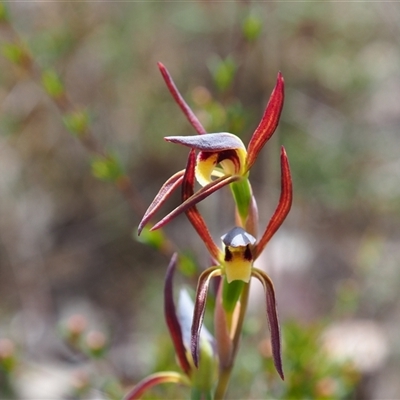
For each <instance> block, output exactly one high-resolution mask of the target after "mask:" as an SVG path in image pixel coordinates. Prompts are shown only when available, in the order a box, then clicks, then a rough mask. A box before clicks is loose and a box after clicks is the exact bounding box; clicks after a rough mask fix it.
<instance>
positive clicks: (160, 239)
mask: <svg viewBox="0 0 400 400" xmlns="http://www.w3.org/2000/svg"><path fill="white" fill-rule="evenodd" d="M150 229H151V226H146V227H144V228H143V230H142V232H141V234H140V236H138V235H137V232H136V230H135V231H134V233H133V238H134V239H135V240H137V241H138V242H140V243H143V244H147V245H148V246H150V247H153V248H154V249H156V250H160V249H162V247H163V246H164V243H165V236H164V233H163V231H162V230H161V229H158V230H156V231H151V230H150Z"/></svg>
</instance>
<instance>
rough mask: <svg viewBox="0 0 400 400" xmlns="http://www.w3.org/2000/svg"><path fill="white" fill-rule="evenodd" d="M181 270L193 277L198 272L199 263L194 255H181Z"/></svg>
mask: <svg viewBox="0 0 400 400" xmlns="http://www.w3.org/2000/svg"><path fill="white" fill-rule="evenodd" d="M157 232H159V231H157ZM179 271H180V272H181V273H182V274H183V275H185V276H187V277H193V276H194V275H195V274H196V272H197V265H196V262H195V261H194V258H193V256H191V255H184V254H182V255H180V256H179Z"/></svg>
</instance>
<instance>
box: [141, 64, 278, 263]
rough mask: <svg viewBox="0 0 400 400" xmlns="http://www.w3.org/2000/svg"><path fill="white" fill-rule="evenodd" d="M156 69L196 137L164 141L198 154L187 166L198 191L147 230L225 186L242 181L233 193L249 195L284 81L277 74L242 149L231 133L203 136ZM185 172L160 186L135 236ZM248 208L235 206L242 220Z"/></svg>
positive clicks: (273, 125)
mask: <svg viewBox="0 0 400 400" xmlns="http://www.w3.org/2000/svg"><path fill="white" fill-rule="evenodd" d="M159 68H160V70H161V73H162V75H163V77H164V80H165V81H166V83H167V86H168V88H169V90H170V92H171V93H172V95H173V97H174V98H175V100H176V101H177V103H178V105H179V106H180V107H181V109H182V110H183V112H184V114H185V115H186V117H187V118H188V120H189V122H190V123H191V124H192V126H193V127H194V128H195V129H196V131H197V133H198V134H199V135H197V136H168V137H166V138H165V140H167V141H168V142H172V143H178V144H182V145H184V146H187V147H189V148H191V149H193V150H196V151H198V155H197V158H196V163H195V165H191V168H193V170H194V174H195V177H196V179H197V181H198V182H199V184H200V185H201V186H202V188H201V189H200V190H198V191H197V192H196V193H193V194H192V195H191V196H190V197H188V198H186V199H185V201H184V202H183V203H182V204H180V205H179V206H178V207H177V208H175V209H174V210H173V211H172V212H170V213H169V214H168V215H167V216H166V217H164V218H163V219H162V220H161V221H159V222H158V223H157V224H155V225H154V226H153V227H152V228H151V230H155V229H158V228H161V227H162V226H164V225H166V224H167V223H168V222H170V221H171V220H172V219H173V218H175V217H176V216H177V215H179V214H181V213H182V212H186V211H187V210H189V209H190V208H192V207H193V206H194V205H196V204H197V203H199V202H200V201H202V200H204V199H205V198H206V197H208V196H209V195H211V194H212V193H214V192H215V191H217V190H219V189H221V188H222V187H224V186H226V185H229V184H233V183H236V182H238V181H241V180H244V182H245V184H244V185H241V186H240V187H237V186H234V185H233V186H232V189H233V191H234V192H235V190H234V189H235V187H236V189H237V190H236V193H239V195H240V192H241V191H243V190H244V191H245V192H250V191H251V189H250V186H249V184H248V180H247V178H248V174H249V170H250V168H251V167H252V166H253V164H254V162H255V161H256V159H257V156H258V154H259V153H260V151H261V149H262V148H263V146H264V144H265V143H266V142H267V141H268V140H269V138H270V137H271V136H272V134H273V133H274V131H275V129H276V127H277V125H278V122H279V117H280V114H281V111H282V106H283V99H284V81H283V77H282V75H281V73H279V74H278V78H277V82H276V85H275V88H274V90H273V92H272V94H271V97H270V99H269V102H268V104H267V107H266V109H265V112H264V115H263V117H262V119H261V122H260V123H259V125H258V127H257V128H256V130H255V131H254V133H253V135H252V137H251V139H250V142H249V144H248V146H247V148H246V146H245V145H244V144H243V142H242V140H241V139H240V138H239V137H238V136H236V135H234V134H232V133H228V132H220V133H209V134H207V133H206V131H205V129H204V128H203V126H202V125H201V123H200V122H199V120H198V119H197V118H196V116H195V115H194V113H193V112H192V110H191V109H190V108H189V106H188V105H187V104H186V102H185V101H184V100H183V98H182V96H181V95H180V93H179V92H178V90H177V88H176V86H175V84H174V83H173V81H172V78H171V77H170V75H169V73H168V71H167V70H166V68H165V67H164V66H163V65H162V64H160V63H159ZM187 171H188V166H187V167H186V169H184V170H181V171H179V172H177V173H176V174H174V175H173V176H172V177H171V178H169V179H168V180H167V181H166V182H165V183H164V185H163V186H162V187H161V189H160V191H159V192H158V194H157V195H156V197H155V198H154V200H153V202H152V203H151V204H150V206H149V207H148V209H147V211H146V213H145V214H144V216H143V218H142V220H141V222H140V224H139V227H138V234H140V232H141V231H142V229H143V228H144V226H145V225H146V224H147V223H148V222H149V221H150V219H151V218H152V217H153V216H154V214H155V213H156V212H157V211H158V210H159V208H160V207H161V206H162V205H163V204H164V203H165V201H166V200H167V198H168V197H169V196H170V195H171V193H172V192H173V191H174V190H176V189H177V188H178V187H179V186H180V185H181V184H182V182H183V177H184V175H185V173H186V172H187ZM245 197H246V198H247V199H248V198H250V196H248V195H247V196H245ZM238 203H239V204H240V203H241V202H240V201H239V202H238ZM248 206H249V204H247V203H245V204H244V205H243V207H242V209H241V207H240V206H239V213H240V214H241V215H242V217H243V216H245V215H247V209H248ZM241 211H242V212H241ZM214 250H215V249H214ZM212 253H214V251H212ZM213 256H215V254H213Z"/></svg>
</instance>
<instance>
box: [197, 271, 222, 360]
mask: <svg viewBox="0 0 400 400" xmlns="http://www.w3.org/2000/svg"><path fill="white" fill-rule="evenodd" d="M218 275H221V268H220V267H219V266H216V267H210V268H207V269H206V270H205V271H204V272H203V273H202V274H201V275H200V277H199V280H198V281H197V290H196V301H195V304H194V313H193V323H192V340H191V352H192V357H193V362H194V365H195V366H196V367H198V366H199V341H200V331H201V326H202V324H203V319H204V312H205V309H206V302H207V292H208V286H209V284H210V280H211V278H212V277H214V276H218Z"/></svg>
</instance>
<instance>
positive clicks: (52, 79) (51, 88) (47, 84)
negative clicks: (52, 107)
mask: <svg viewBox="0 0 400 400" xmlns="http://www.w3.org/2000/svg"><path fill="white" fill-rule="evenodd" d="M42 84H43V87H44V89H45V90H46V92H47V93H48V95H49V96H50V97H55V98H57V97H60V96H62V95H63V94H64V85H63V83H62V81H61V79H60V77H59V75H58V74H57V72H55V71H54V70H52V69H48V70H46V71H44V72H43V74H42Z"/></svg>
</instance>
